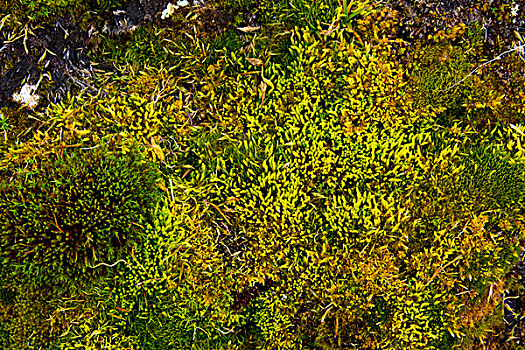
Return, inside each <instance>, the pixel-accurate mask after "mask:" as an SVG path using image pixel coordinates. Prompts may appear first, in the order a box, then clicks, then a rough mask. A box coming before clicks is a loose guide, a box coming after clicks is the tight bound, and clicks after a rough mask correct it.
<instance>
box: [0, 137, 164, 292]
mask: <svg viewBox="0 0 525 350" xmlns="http://www.w3.org/2000/svg"><path fill="white" fill-rule="evenodd" d="M155 180H156V173H155V171H154V168H152V167H151V165H150V164H148V163H144V161H143V160H142V159H141V157H140V156H139V155H137V154H136V153H128V154H127V155H125V156H123V155H122V154H119V152H115V150H111V149H108V148H107V147H99V148H95V149H94V150H88V151H82V150H75V151H71V152H67V151H66V152H64V154H60V155H58V156H56V157H55V158H54V159H52V158H50V159H46V160H44V161H43V162H42V163H41V165H40V168H39V169H38V170H37V171H35V172H33V173H31V174H29V176H28V177H27V178H17V179H16V180H14V181H13V182H11V183H9V182H6V181H4V182H3V183H2V184H1V192H0V193H1V197H0V198H1V202H0V203H1V204H0V206H1V207H2V214H1V215H2V222H3V226H2V232H4V234H3V237H2V241H3V242H4V244H3V245H2V250H1V253H2V257H3V259H7V263H8V264H13V265H15V266H16V267H17V269H18V271H17V272H18V273H20V277H22V278H24V279H25V280H26V281H28V282H33V283H50V284H52V285H56V284H58V285H61V284H63V285H69V284H73V285H78V284H82V282H83V281H85V280H86V279H89V277H90V276H92V275H94V274H99V273H100V271H101V270H102V269H97V270H92V269H91V268H89V267H88V266H91V265H96V264H97V263H98V262H101V261H102V262H108V261H114V260H118V257H119V256H120V254H121V253H122V251H123V247H125V246H126V245H127V244H128V243H131V242H133V241H134V240H135V239H138V238H139V236H137V229H136V228H135V227H134V225H133V222H134V220H136V219H137V217H140V215H145V214H146V211H147V208H148V207H150V206H151V205H153V202H154V200H155V198H156V194H155V191H154V185H155Z"/></svg>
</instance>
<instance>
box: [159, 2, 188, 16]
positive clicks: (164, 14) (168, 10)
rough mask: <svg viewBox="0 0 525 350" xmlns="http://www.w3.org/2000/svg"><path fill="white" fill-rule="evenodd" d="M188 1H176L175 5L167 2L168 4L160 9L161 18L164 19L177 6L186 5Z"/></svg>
mask: <svg viewBox="0 0 525 350" xmlns="http://www.w3.org/2000/svg"><path fill="white" fill-rule="evenodd" d="M189 4H190V3H189V2H188V1H187V0H182V1H177V5H173V4H172V3H171V2H170V3H168V6H167V7H166V8H165V9H164V11H162V14H161V18H162V19H166V18H168V17H169V16H171V15H172V14H173V12H175V10H176V9H178V8H179V7H185V6H188V5H189Z"/></svg>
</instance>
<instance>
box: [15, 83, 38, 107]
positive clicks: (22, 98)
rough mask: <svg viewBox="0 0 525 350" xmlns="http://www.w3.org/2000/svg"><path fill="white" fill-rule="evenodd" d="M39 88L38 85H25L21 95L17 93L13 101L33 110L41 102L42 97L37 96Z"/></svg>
mask: <svg viewBox="0 0 525 350" xmlns="http://www.w3.org/2000/svg"><path fill="white" fill-rule="evenodd" d="M37 88H38V84H37V85H31V84H28V83H25V84H24V86H22V89H21V90H20V92H19V93H16V92H15V93H14V94H13V100H14V101H15V102H18V103H21V104H24V105H27V106H28V107H29V108H31V109H33V108H35V107H36V106H38V101H39V100H40V96H39V95H37V94H36V89H37Z"/></svg>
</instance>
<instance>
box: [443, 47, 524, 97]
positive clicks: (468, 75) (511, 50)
mask: <svg viewBox="0 0 525 350" xmlns="http://www.w3.org/2000/svg"><path fill="white" fill-rule="evenodd" d="M524 48H525V45H520V46H516V47H515V48H512V49H510V50H507V51H505V52H503V53H501V54H499V55H498V56H496V57H494V58H493V59H491V60H490V61H488V62H485V63H483V64H482V65H481V66H478V67H477V68H476V69H474V70H473V71H471V72H470V73H469V74H467V75H466V76H465V77H464V78H463V79H461V80H460V81H458V82H457V83H455V84H454V85H452V86H451V87H448V88H446V89H444V90H439V91H440V92H445V91H448V90H450V89H453V88H455V87H456V86H458V85H459V84H461V83H462V82H464V81H465V80H466V79H467V78H468V77H470V76H471V75H472V74H474V73H476V72H477V71H478V69H480V68H482V67H484V66H486V65H487V64H490V63H492V62H494V61H497V60H500V59H501V57H502V56H503V55H506V54H508V53H511V52H513V51H516V50H517V51H521V50H523V49H524Z"/></svg>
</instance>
